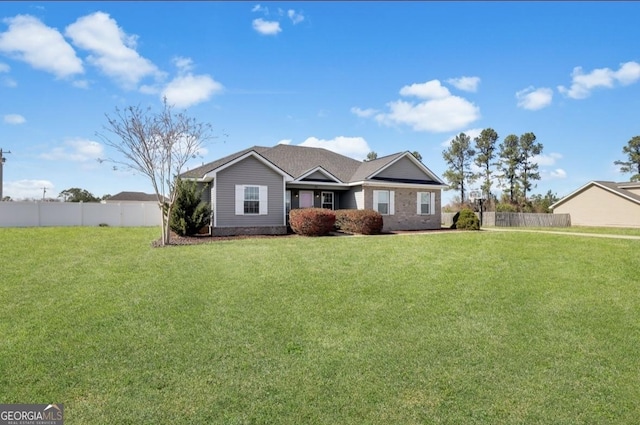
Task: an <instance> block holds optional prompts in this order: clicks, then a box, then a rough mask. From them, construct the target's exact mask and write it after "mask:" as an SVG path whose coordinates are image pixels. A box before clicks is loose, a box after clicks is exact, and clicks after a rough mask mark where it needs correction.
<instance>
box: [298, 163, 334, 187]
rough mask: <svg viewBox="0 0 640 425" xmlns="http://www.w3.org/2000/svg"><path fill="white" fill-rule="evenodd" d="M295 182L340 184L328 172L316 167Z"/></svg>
mask: <svg viewBox="0 0 640 425" xmlns="http://www.w3.org/2000/svg"><path fill="white" fill-rule="evenodd" d="M296 181H322V182H334V183H342V182H341V181H340V180H339V179H338V178H337V177H336V176H334V175H333V174H331V173H330V172H328V171H327V170H325V169H324V168H322V167H316V168H313V169H311V170H309V171H308V172H306V173H304V174H302V175H301V176H299V177H298V178H296Z"/></svg>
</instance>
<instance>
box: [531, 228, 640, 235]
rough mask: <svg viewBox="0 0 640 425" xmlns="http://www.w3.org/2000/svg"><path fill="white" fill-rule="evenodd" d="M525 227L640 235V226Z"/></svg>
mask: <svg viewBox="0 0 640 425" xmlns="http://www.w3.org/2000/svg"><path fill="white" fill-rule="evenodd" d="M525 229H529V230H545V231H553V232H573V233H597V234H606V235H628V236H640V228H631V227H595V226H594V227H589V226H571V227H526V228H525Z"/></svg>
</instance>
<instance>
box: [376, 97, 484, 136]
mask: <svg viewBox="0 0 640 425" xmlns="http://www.w3.org/2000/svg"><path fill="white" fill-rule="evenodd" d="M387 106H389V109H390V111H389V113H384V114H377V115H376V116H375V119H376V121H378V122H379V123H381V124H385V125H395V124H405V125H408V126H410V127H411V128H412V129H413V130H414V131H428V132H434V133H442V132H447V131H455V130H458V129H461V128H464V127H465V126H467V125H469V124H471V123H472V122H474V121H476V120H477V119H478V118H480V110H479V108H478V107H477V106H475V105H474V104H473V103H470V102H469V101H467V100H466V99H463V98H461V97H457V96H449V97H446V98H442V99H434V100H429V101H425V102H421V103H418V104H414V103H410V102H405V101H403V100H397V101H395V102H390V103H388V104H387Z"/></svg>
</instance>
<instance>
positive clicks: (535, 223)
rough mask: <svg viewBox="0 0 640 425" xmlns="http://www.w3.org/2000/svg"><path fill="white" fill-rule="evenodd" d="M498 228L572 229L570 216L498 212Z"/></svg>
mask: <svg viewBox="0 0 640 425" xmlns="http://www.w3.org/2000/svg"><path fill="white" fill-rule="evenodd" d="M495 225H496V227H571V216H570V215H569V214H535V213H512V212H496V224H495Z"/></svg>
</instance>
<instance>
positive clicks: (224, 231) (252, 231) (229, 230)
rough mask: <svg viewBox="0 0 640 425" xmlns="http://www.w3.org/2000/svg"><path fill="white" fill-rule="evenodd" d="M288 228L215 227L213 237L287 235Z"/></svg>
mask: <svg viewBox="0 0 640 425" xmlns="http://www.w3.org/2000/svg"><path fill="white" fill-rule="evenodd" d="M286 234H287V226H261V227H214V228H213V236H238V235H286Z"/></svg>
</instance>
